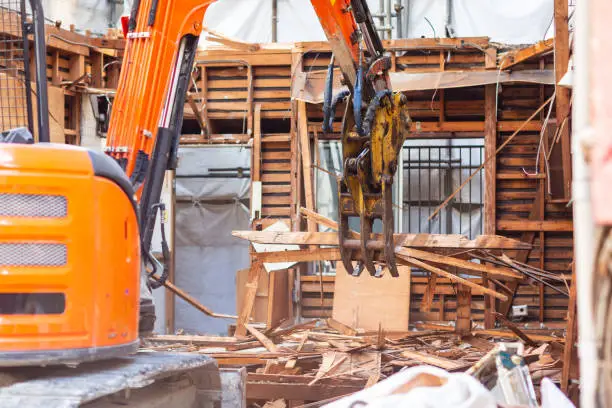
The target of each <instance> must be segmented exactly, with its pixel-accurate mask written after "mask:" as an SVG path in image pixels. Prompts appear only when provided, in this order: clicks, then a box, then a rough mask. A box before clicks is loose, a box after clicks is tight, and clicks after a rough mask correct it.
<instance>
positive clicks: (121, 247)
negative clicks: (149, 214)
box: [0, 144, 141, 365]
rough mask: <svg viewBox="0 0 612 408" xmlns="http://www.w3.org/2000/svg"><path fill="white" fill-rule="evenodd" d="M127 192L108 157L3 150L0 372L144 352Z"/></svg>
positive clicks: (48, 149)
mask: <svg viewBox="0 0 612 408" xmlns="http://www.w3.org/2000/svg"><path fill="white" fill-rule="evenodd" d="M121 177H123V180H122V179H121ZM126 182H127V184H126ZM129 187H130V186H129V181H128V180H127V178H126V177H125V175H124V174H123V172H122V171H121V169H120V168H119V166H118V165H117V164H116V163H115V162H114V161H113V160H112V159H110V158H109V157H106V156H104V155H102V154H100V153H93V152H89V151H87V150H86V149H81V148H75V147H68V146H58V145H48V144H38V145H29V146H28V145H11V144H8V145H2V147H1V148H0V230H1V233H0V254H1V255H2V256H0V281H1V282H2V284H1V285H0V365H23V364H26V363H27V364H51V363H55V362H70V361H78V362H80V361H86V360H91V359H97V358H100V357H101V356H104V355H107V356H110V355H117V354H125V353H126V352H131V351H134V350H136V349H137V347H138V328H137V323H138V312H139V311H138V304H139V303H138V302H139V292H140V286H139V285H140V268H141V260H140V246H139V231H138V217H137V209H136V203H135V202H134V199H133V197H134V194H133V191H130V189H129Z"/></svg>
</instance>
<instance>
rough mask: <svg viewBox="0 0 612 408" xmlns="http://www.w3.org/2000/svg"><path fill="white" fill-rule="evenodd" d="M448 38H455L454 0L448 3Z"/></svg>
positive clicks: (449, 0)
mask: <svg viewBox="0 0 612 408" xmlns="http://www.w3.org/2000/svg"><path fill="white" fill-rule="evenodd" d="M445 31H446V36H447V37H450V38H453V37H455V30H454V29H453V0H447V1H446V30H445Z"/></svg>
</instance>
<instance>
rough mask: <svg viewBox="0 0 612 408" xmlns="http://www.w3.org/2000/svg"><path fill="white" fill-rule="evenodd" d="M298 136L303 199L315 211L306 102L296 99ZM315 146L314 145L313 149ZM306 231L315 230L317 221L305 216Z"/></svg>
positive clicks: (307, 207)
mask: <svg viewBox="0 0 612 408" xmlns="http://www.w3.org/2000/svg"><path fill="white" fill-rule="evenodd" d="M298 136H299V138H300V148H301V154H300V158H301V160H302V177H303V180H304V199H305V202H306V209H308V210H310V211H312V212H314V211H315V195H314V188H313V182H312V181H313V173H312V155H311V152H310V137H309V134H308V115H307V113H306V102H304V101H298ZM316 148H317V147H316V146H315V149H316ZM307 231H311V232H312V231H317V223H316V221H315V220H313V219H312V218H307Z"/></svg>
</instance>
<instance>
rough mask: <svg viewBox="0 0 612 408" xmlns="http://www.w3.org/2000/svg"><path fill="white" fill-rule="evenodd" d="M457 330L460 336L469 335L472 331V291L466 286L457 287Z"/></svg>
mask: <svg viewBox="0 0 612 408" xmlns="http://www.w3.org/2000/svg"><path fill="white" fill-rule="evenodd" d="M455 329H456V331H457V333H458V334H460V335H467V334H469V333H470V332H471V331H472V291H471V290H470V288H469V287H467V286H465V285H457V319H456V321H455Z"/></svg>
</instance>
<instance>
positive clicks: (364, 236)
mask: <svg viewBox="0 0 612 408" xmlns="http://www.w3.org/2000/svg"><path fill="white" fill-rule="evenodd" d="M360 221H361V261H362V262H363V264H364V265H365V268H366V269H367V270H368V272H369V273H370V275H372V276H377V275H378V272H377V271H376V267H375V266H374V262H373V261H372V253H371V251H369V250H368V249H367V243H368V241H369V239H370V234H371V233H372V224H373V223H374V220H373V219H372V218H370V217H368V216H366V215H365V214H364V213H362V214H361V218H360Z"/></svg>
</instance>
